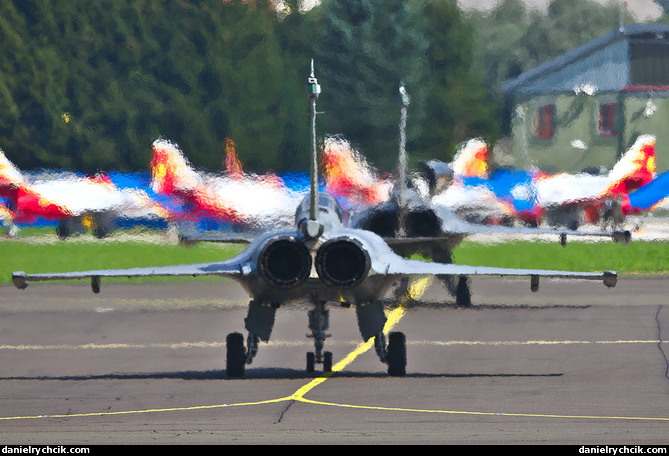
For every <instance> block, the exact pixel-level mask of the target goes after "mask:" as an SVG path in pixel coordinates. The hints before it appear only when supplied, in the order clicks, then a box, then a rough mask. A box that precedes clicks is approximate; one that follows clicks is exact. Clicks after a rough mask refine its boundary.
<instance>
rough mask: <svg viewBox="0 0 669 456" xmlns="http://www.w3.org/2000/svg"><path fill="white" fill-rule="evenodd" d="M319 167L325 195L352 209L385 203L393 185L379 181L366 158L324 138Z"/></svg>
mask: <svg viewBox="0 0 669 456" xmlns="http://www.w3.org/2000/svg"><path fill="white" fill-rule="evenodd" d="M321 167H322V168H323V173H324V175H325V180H326V188H327V190H328V192H330V193H331V194H332V195H334V196H336V197H343V198H346V199H347V200H348V201H349V202H350V203H351V204H352V205H354V206H358V205H360V206H368V205H371V204H377V203H380V202H383V201H386V200H388V198H389V197H390V189H391V187H392V183H391V182H389V181H385V180H381V179H379V178H378V176H377V175H376V173H375V172H374V170H373V169H372V168H371V166H370V165H369V164H368V163H367V161H366V160H365V158H364V157H363V156H362V155H361V154H360V153H358V151H356V150H354V149H353V147H352V146H351V144H349V143H348V142H347V141H346V140H344V139H343V138H339V137H328V138H325V144H324V147H323V154H322V156H321Z"/></svg>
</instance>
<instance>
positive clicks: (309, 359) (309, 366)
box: [307, 352, 316, 372]
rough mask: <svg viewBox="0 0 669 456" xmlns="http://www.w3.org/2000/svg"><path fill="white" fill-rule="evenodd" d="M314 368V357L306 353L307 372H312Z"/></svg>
mask: <svg viewBox="0 0 669 456" xmlns="http://www.w3.org/2000/svg"><path fill="white" fill-rule="evenodd" d="M315 366H316V355H315V354H314V352H307V372H313V371H314V367H315Z"/></svg>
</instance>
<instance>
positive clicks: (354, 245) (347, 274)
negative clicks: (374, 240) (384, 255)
mask: <svg viewBox="0 0 669 456" xmlns="http://www.w3.org/2000/svg"><path fill="white" fill-rule="evenodd" d="M370 267H371V260H370V257H369V254H368V253H367V250H365V248H364V247H363V246H362V245H361V244H360V243H359V242H358V241H356V240H355V239H349V238H336V239H331V240H329V241H327V242H326V243H324V244H323V245H322V246H321V247H320V248H319V249H318V253H317V254H316V272H318V276H319V277H320V278H321V280H323V282H325V283H326V284H328V285H330V286H333V287H338V288H350V287H354V286H356V285H358V284H359V283H360V282H362V281H363V280H364V279H365V278H366V277H367V273H368V272H369V268H370Z"/></svg>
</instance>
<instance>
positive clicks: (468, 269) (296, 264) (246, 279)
mask: <svg viewBox="0 0 669 456" xmlns="http://www.w3.org/2000/svg"><path fill="white" fill-rule="evenodd" d="M320 91H321V90H320V86H319V84H318V82H317V80H316V78H315V76H314V71H313V61H312V65H311V74H310V76H309V78H308V82H307V93H308V94H309V99H310V104H311V122H312V125H311V127H312V157H311V166H310V168H311V170H310V174H311V184H310V185H311V186H310V193H309V195H308V196H307V197H306V198H305V199H304V200H303V201H302V203H301V204H299V206H298V207H297V210H296V217H295V226H294V227H292V228H291V229H283V230H277V231H271V232H266V233H264V234H262V235H260V236H258V237H257V238H255V239H254V240H252V241H251V242H250V244H249V245H248V246H247V248H246V249H245V250H243V251H242V252H241V253H239V254H238V255H237V256H235V257H233V258H231V259H228V260H224V261H220V262H212V263H203V264H190V265H179V266H164V267H154V268H131V269H107V270H94V271H83V272H69V273H51V274H26V273H25V272H15V273H14V274H13V282H14V285H15V286H16V287H17V288H19V289H24V288H26V286H27V285H28V282H30V281H43V280H63V279H82V278H88V279H90V280H91V285H92V288H93V291H94V292H96V293H97V292H99V291H100V279H101V277H147V276H204V275H210V276H220V277H228V278H231V279H234V280H236V281H237V282H238V283H239V284H240V285H241V286H243V287H244V288H245V289H246V291H247V292H248V293H249V295H250V297H251V301H250V303H249V309H248V316H247V318H246V319H245V323H246V330H247V331H248V336H247V344H246V347H245V346H244V337H243V335H242V334H241V333H238V332H235V333H231V334H229V335H228V337H227V339H226V342H227V348H226V351H227V359H226V369H227V371H226V373H227V375H228V376H229V377H241V376H243V374H244V371H245V366H246V365H247V364H250V363H251V361H252V360H253V358H254V355H255V354H256V352H257V350H258V342H259V341H260V340H262V341H265V342H266V341H268V340H269V337H270V333H271V331H272V327H273V324H274V317H275V312H276V309H277V308H279V307H280V306H283V305H289V304H292V303H311V304H312V305H313V309H312V310H310V312H309V328H310V330H311V331H312V333H313V337H314V345H315V352H309V353H307V370H308V371H313V370H314V365H315V363H319V364H323V370H324V371H325V372H329V371H331V369H332V353H331V352H327V351H325V352H324V351H323V347H324V342H325V339H326V335H325V333H324V331H325V330H327V329H328V310H327V309H326V304H329V303H335V304H339V305H344V306H347V305H352V306H354V307H355V309H356V314H357V318H358V326H359V329H360V332H361V335H362V338H363V339H364V340H365V341H367V340H369V339H371V338H372V337H374V338H375V340H374V344H375V348H376V352H377V354H378V355H379V357H380V359H381V361H382V362H384V363H386V364H387V368H388V373H389V374H390V375H393V376H398V375H404V374H405V371H406V342H405V337H404V335H403V334H402V333H399V332H395V333H391V334H390V335H389V337H388V344H387V345H386V338H385V335H384V333H383V330H384V325H385V322H386V316H385V313H384V309H383V305H382V302H381V298H382V297H383V296H384V294H385V293H387V292H388V291H389V290H390V289H391V287H393V285H394V283H395V282H396V281H398V279H402V278H404V277H407V276H424V275H438V274H450V275H470V276H473V275H485V276H523V277H529V278H530V283H531V288H532V289H533V290H535V289H536V288H537V286H538V280H539V278H540V277H551V278H563V279H590V280H601V281H602V282H603V283H604V285H606V286H607V287H613V286H615V284H616V281H617V274H616V273H615V272H609V271H606V272H602V273H599V272H568V271H549V270H536V269H505V268H496V267H476V266H466V265H455V264H442V263H430V262H423V261H417V260H409V259H405V258H403V257H401V256H399V255H397V254H396V253H394V252H393V251H392V250H391V249H390V247H389V246H388V244H387V243H386V242H384V241H383V239H382V238H381V237H379V236H378V235H376V234H374V233H373V232H370V231H366V230H362V229H355V228H348V227H345V226H344V225H343V223H342V213H341V210H340V207H339V206H338V204H337V202H336V200H335V199H334V197H332V196H331V195H330V194H328V193H319V192H318V186H317V185H318V181H317V170H318V164H317V153H316V133H315V131H316V130H315V125H316V122H315V118H316V114H317V112H316V100H317V98H318V96H319V94H320Z"/></svg>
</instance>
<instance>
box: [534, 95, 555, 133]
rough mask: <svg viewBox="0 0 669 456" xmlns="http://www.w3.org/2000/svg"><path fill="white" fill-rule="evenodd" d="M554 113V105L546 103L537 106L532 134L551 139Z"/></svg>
mask: <svg viewBox="0 0 669 456" xmlns="http://www.w3.org/2000/svg"><path fill="white" fill-rule="evenodd" d="M554 115H555V105H554V104H548V105H543V106H539V109H537V114H536V117H535V118H534V136H536V137H537V138H539V139H551V138H552V137H553V134H554V133H555V132H554V131H553V116H554Z"/></svg>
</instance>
